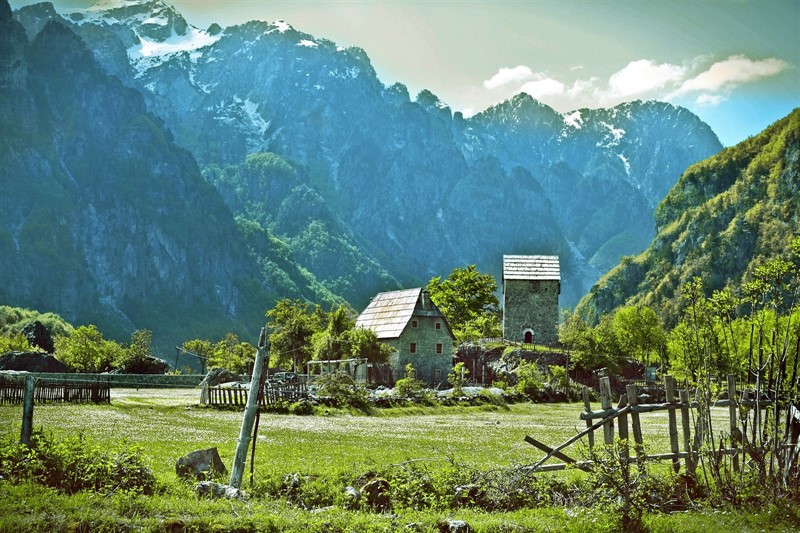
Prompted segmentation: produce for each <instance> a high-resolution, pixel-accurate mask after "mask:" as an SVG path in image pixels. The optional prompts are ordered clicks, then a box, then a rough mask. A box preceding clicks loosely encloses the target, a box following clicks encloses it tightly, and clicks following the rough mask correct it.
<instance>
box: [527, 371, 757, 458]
mask: <svg viewBox="0 0 800 533" xmlns="http://www.w3.org/2000/svg"><path fill="white" fill-rule="evenodd" d="M664 388H665V390H666V402H665V403H658V404H639V403H638V396H637V387H636V385H628V386H627V391H626V394H623V395H622V397H621V398H620V401H619V403H618V405H617V407H613V406H612V398H611V384H610V380H609V378H608V377H602V378H600V404H601V408H600V410H598V411H593V410H592V408H591V405H590V403H589V390H588V389H587V388H586V387H584V389H583V402H584V408H585V410H584V412H583V413H581V415H580V418H581V419H582V420H584V421H585V423H586V429H584V430H583V431H580V432H579V433H578V434H576V435H575V436H573V437H571V438H570V439H568V440H567V441H565V442H564V443H562V444H560V445H559V446H556V447H555V448H551V447H549V446H547V445H546V444H543V443H542V442H539V441H537V440H536V439H534V438H533V437H530V436H526V437H525V441H526V442H527V443H529V444H531V445H533V446H535V447H536V448H538V449H540V450H541V451H543V452H545V454H546V455H545V456H544V458H542V459H541V460H540V461H538V462H537V463H535V464H534V465H532V466H531V467H529V468H530V469H531V470H533V471H538V472H547V471H554V470H563V469H564V468H566V467H567V466H568V465H571V466H574V467H577V468H580V469H583V470H588V469H590V468H591V467H592V465H593V463H592V462H591V461H581V462H578V461H576V460H575V459H573V458H571V457H569V456H568V455H566V454H565V453H564V452H563V451H562V450H563V449H565V448H566V447H568V446H570V445H571V444H573V443H575V442H577V441H578V440H579V439H581V438H583V437H586V438H587V440H588V446H589V449H590V450H591V449H592V448H593V447H594V444H595V432H596V431H602V435H603V442H604V443H605V444H607V445H611V444H613V443H614V439H615V430H616V432H617V434H618V436H619V438H620V439H625V440H626V441H627V440H628V439H629V438H630V434H631V433H633V442H634V443H635V445H636V446H635V447H634V450H636V453H637V454H640V453H643V451H642V445H643V444H644V443H643V440H642V427H641V423H640V420H639V415H640V414H643V413H650V412H655V411H667V416H668V432H669V442H670V453H663V454H656V455H647V456H641V457H639V458H640V459H650V460H671V461H672V465H673V468H674V469H675V472H678V471H679V470H680V465H681V460H683V461H684V462H685V465H686V471H687V472H694V470H695V467H696V466H697V462H698V459H699V456H700V454H701V453H711V454H728V455H731V456H733V466H734V469H737V470H738V468H739V457H740V456H742V455H743V454H744V452H745V446H742V442H741V436H742V435H743V432H742V431H741V430H740V429H739V425H740V421H739V418H738V414H739V408H740V407H743V408H745V409H751V408H753V407H756V405H758V406H760V407H766V406H767V405H770V404H771V403H772V402H771V401H770V400H760V401H758V402H756V401H754V400H746V399H737V398H740V396H741V394H740V395H738V396H737V390H736V381H735V379H734V377H733V376H729V377H728V390H727V392H728V398H727V399H724V400H720V401H717V402H714V404H713V405H714V406H717V407H728V408H729V409H728V415H729V418H730V425H729V428H728V429H729V431H730V435H732V436H738V438H734V439H732V440H731V445H732V447H731V448H725V449H718V450H713V451H707V452H702V451H701V445H702V432H703V430H704V429H703V424H702V418H699V417H698V422H699V423H698V424H697V429H698V432H697V433H696V434H695V435H694V438H692V435H691V427H692V413H690V410H691V409H697V408H698V407H699V404H698V403H697V402H691V401H690V400H689V391H688V390H680V391H678V390H676V383H675V378H673V377H672V376H665V377H664ZM740 392H741V391H740ZM678 413H680V426H679V424H678ZM595 421H596V422H595ZM679 428H680V430H679ZM681 437H682V438H681ZM627 453H628V452H627V447H626V448H624V450H623V454H624V455H625V456H627ZM553 457H554V458H556V459H560V460H562V461H564V462H563V463H554V464H544V463H545V462H546V461H548V460H549V459H550V458H553ZM628 459H629V460H634V459H630V458H628Z"/></svg>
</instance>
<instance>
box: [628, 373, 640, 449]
mask: <svg viewBox="0 0 800 533" xmlns="http://www.w3.org/2000/svg"><path fill="white" fill-rule="evenodd" d="M625 391H626V392H627V393H628V394H627V396H628V405H630V406H631V407H636V406H637V405H639V398H638V396H637V395H636V394H637V393H638V392H639V391H637V390H636V385H628V386H626V387H625ZM631 429H633V442H635V443H636V455H638V456H641V455H644V449H643V447H642V446H643V444H644V441H643V440H642V424H641V422H639V413H637V412H635V411H632V412H631Z"/></svg>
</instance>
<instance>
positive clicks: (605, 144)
mask: <svg viewBox="0 0 800 533" xmlns="http://www.w3.org/2000/svg"><path fill="white" fill-rule="evenodd" d="M613 111H614V114H616V111H617V110H616V109H614V110H613ZM600 125H601V126H603V127H604V128H606V129H608V132H607V133H606V134H605V136H604V137H603V140H602V141H600V142H598V143H597V145H596V146H598V147H600V148H611V147H612V146H617V145H618V144H619V142H620V140H621V139H622V136H623V135H625V130H623V129H622V128H615V127H614V126H612V125H611V124H609V123H608V122H603V121H600Z"/></svg>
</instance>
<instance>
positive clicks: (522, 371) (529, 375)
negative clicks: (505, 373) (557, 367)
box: [514, 361, 544, 398]
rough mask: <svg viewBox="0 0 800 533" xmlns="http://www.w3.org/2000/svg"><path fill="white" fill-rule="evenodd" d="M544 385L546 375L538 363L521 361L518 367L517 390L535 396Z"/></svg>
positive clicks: (530, 396)
mask: <svg viewBox="0 0 800 533" xmlns="http://www.w3.org/2000/svg"><path fill="white" fill-rule="evenodd" d="M543 387H544V376H543V375H542V372H541V371H540V370H539V366H538V365H537V364H536V363H529V362H527V361H520V363H519V366H518V367H517V385H516V386H515V387H514V388H515V389H516V390H517V392H519V393H520V394H524V395H525V396H528V397H529V398H534V397H535V396H536V395H537V393H538V392H539V391H540V390H541V389H542V388H543Z"/></svg>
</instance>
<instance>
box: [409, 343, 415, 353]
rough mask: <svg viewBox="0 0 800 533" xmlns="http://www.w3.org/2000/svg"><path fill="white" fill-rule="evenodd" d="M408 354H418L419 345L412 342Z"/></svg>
mask: <svg viewBox="0 0 800 533" xmlns="http://www.w3.org/2000/svg"><path fill="white" fill-rule="evenodd" d="M408 353H417V343H416V342H412V343H411V344H409V345H408Z"/></svg>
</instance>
